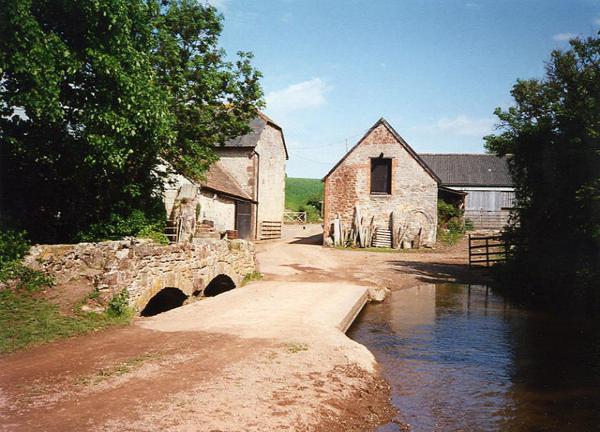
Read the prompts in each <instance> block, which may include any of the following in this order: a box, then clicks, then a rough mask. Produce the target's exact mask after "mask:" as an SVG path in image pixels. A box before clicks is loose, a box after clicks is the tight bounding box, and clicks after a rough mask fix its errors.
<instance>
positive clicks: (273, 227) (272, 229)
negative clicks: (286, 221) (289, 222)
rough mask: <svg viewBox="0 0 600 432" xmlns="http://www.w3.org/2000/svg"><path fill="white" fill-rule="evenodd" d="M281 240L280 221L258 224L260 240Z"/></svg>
mask: <svg viewBox="0 0 600 432" xmlns="http://www.w3.org/2000/svg"><path fill="white" fill-rule="evenodd" d="M280 238H281V222H280V221H263V222H261V224H260V239H261V240H273V239H280Z"/></svg>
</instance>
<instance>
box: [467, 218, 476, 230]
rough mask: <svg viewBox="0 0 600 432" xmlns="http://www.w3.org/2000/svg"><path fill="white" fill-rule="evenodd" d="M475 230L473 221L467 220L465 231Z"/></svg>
mask: <svg viewBox="0 0 600 432" xmlns="http://www.w3.org/2000/svg"><path fill="white" fill-rule="evenodd" d="M474 229H475V225H474V224H473V221H472V220H471V219H469V218H465V231H473V230H474Z"/></svg>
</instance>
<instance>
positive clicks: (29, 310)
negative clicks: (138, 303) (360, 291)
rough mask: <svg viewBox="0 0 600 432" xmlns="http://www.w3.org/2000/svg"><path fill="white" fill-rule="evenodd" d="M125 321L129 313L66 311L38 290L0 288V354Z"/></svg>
mask: <svg viewBox="0 0 600 432" xmlns="http://www.w3.org/2000/svg"><path fill="white" fill-rule="evenodd" d="M127 322H129V316H127V315H120V316H119V315H114V314H110V313H108V312H104V313H95V312H82V311H81V310H77V311H74V312H73V313H72V314H69V315H65V314H63V313H61V311H60V310H59V308H58V306H56V305H54V304H51V303H50V302H48V301H47V300H45V299H44V298H43V297H41V295H40V293H35V292H29V291H27V290H13V289H2V290H0V354H6V353H10V352H13V351H17V350H20V349H23V348H26V347H28V346H31V345H37V344H40V343H46V342H51V341H54V340H58V339H62V338H67V337H71V336H75V335H79V334H84V333H89V332H93V331H97V330H101V329H104V328H106V327H109V326H113V325H121V324H125V323H127Z"/></svg>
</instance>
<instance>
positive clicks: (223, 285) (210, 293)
mask: <svg viewBox="0 0 600 432" xmlns="http://www.w3.org/2000/svg"><path fill="white" fill-rule="evenodd" d="M234 288H235V282H234V281H233V280H232V279H231V278H230V277H229V276H227V275H224V274H220V275H219V276H217V277H215V278H214V279H213V280H212V281H210V283H209V284H208V286H207V287H206V288H205V289H204V296H205V297H214V296H216V295H219V294H223V293H224V292H226V291H229V290H232V289H234Z"/></svg>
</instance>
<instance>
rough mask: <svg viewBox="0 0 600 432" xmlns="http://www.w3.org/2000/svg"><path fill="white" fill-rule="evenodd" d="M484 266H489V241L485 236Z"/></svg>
mask: <svg viewBox="0 0 600 432" xmlns="http://www.w3.org/2000/svg"><path fill="white" fill-rule="evenodd" d="M485 266H486V267H489V266H490V241H489V239H488V238H487V237H486V238H485Z"/></svg>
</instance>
